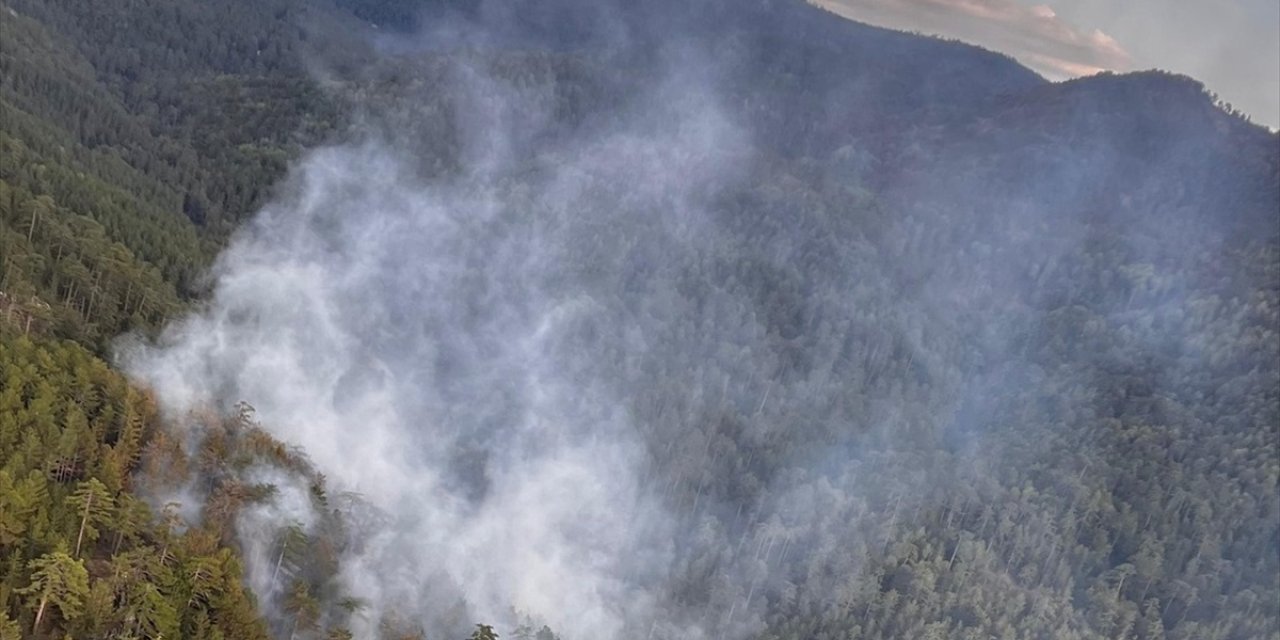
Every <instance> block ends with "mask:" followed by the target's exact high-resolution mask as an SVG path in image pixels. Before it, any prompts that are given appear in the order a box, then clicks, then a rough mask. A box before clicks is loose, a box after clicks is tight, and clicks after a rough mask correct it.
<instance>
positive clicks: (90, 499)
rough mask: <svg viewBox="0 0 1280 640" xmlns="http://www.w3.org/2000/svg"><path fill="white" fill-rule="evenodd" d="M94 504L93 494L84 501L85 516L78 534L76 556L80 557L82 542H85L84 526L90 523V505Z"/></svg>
mask: <svg viewBox="0 0 1280 640" xmlns="http://www.w3.org/2000/svg"><path fill="white" fill-rule="evenodd" d="M92 505H93V494H92V493H90V494H89V496H88V497H87V498H85V501H84V517H82V518H80V535H78V536H76V557H77V558H79V557H80V543H82V542H84V528H85V526H86V525H88V524H89V507H90V506H92Z"/></svg>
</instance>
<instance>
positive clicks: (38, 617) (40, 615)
mask: <svg viewBox="0 0 1280 640" xmlns="http://www.w3.org/2000/svg"><path fill="white" fill-rule="evenodd" d="M48 604H49V595H48V594H45V596H44V597H43V598H40V608H39V609H36V623H35V624H34V625H31V635H35V633H36V632H37V631H39V630H40V621H41V620H43V619H44V608H45V607H46V606H48Z"/></svg>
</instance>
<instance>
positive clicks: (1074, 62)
mask: <svg viewBox="0 0 1280 640" xmlns="http://www.w3.org/2000/svg"><path fill="white" fill-rule="evenodd" d="M814 2H815V3H816V4H818V5H819V6H822V7H825V8H827V9H829V10H831V11H834V12H836V13H838V14H840V15H843V16H845V17H848V18H851V19H854V20H859V21H863V22H868V23H871V24H876V25H880V26H885V27H890V28H894V29H903V30H910V31H920V32H925V33H932V34H937V35H940V36H945V37H951V38H958V39H961V40H965V41H967V42H972V43H975V44H978V45H981V46H984V47H988V48H992V49H996V50H999V51H1003V52H1005V53H1008V54H1010V55H1012V56H1014V57H1015V58H1017V59H1018V60H1019V61H1021V62H1022V63H1023V64H1025V65H1027V66H1029V67H1031V68H1033V69H1035V70H1036V71H1038V72H1040V73H1042V74H1044V75H1045V76H1047V77H1049V78H1050V79H1054V80H1060V79H1064V78H1069V77H1073V76H1079V75H1089V74H1093V73H1097V72H1099V71H1103V70H1115V71H1126V70H1128V69H1129V68H1131V66H1132V59H1131V57H1130V55H1129V53H1128V52H1127V51H1126V50H1125V49H1124V47H1122V46H1121V45H1120V43H1119V42H1117V41H1116V40H1115V39H1114V38H1112V37H1111V36H1109V35H1107V34H1106V33H1104V32H1102V31H1101V30H1098V29H1095V30H1093V31H1085V30H1080V29H1078V28H1076V27H1075V26H1073V25H1071V24H1069V23H1068V22H1066V21H1064V20H1063V19H1062V18H1060V17H1059V16H1058V14H1057V13H1056V12H1055V11H1054V10H1053V9H1052V8H1050V7H1049V6H1047V5H1037V6H1031V7H1028V6H1025V5H1022V4H1019V3H1017V2H1015V1H1014V0H814Z"/></svg>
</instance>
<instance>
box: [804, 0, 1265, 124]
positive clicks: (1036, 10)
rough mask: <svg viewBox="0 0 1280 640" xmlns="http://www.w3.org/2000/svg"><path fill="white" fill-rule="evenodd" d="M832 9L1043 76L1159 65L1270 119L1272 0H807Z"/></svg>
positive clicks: (1060, 77)
mask: <svg viewBox="0 0 1280 640" xmlns="http://www.w3.org/2000/svg"><path fill="white" fill-rule="evenodd" d="M814 1H815V2H816V3H817V4H819V5H821V6H825V7H827V8H829V9H831V10H833V11H835V12H837V13H840V14H841V15H844V16H847V17H849V18H853V19H855V20H859V21H862V22H868V23H871V24H877V25H881V26H886V27H892V28H895V29H903V30H908V31H920V32H924V33H931V34H937V35H941V36H945V37H949V38H957V39H960V40H964V41H967V42H972V43H974V44H978V45H981V46H983V47H986V48H988V49H994V50H996V51H1001V52H1004V53H1007V54H1009V55H1012V56H1014V57H1015V58H1017V59H1018V60H1019V61H1020V62H1022V63H1023V64H1025V65H1027V66H1028V67H1031V68H1032V69H1034V70H1036V71H1037V72H1039V73H1040V74H1041V75H1043V76H1045V77H1046V78H1049V79H1051V80H1063V79H1066V78H1071V77H1075V76H1080V75H1091V74H1093V73H1097V72H1099V71H1102V70H1111V71H1135V70H1141V69H1153V68H1154V69H1164V70H1168V71H1173V72H1176V73H1183V74H1186V75H1189V76H1192V77H1194V78H1196V79H1198V80H1200V81H1202V82H1204V83H1205V85H1206V86H1208V87H1209V89H1210V90H1212V91H1214V92H1216V93H1217V94H1218V95H1219V97H1221V98H1222V99H1223V100H1225V101H1226V102H1229V103H1231V104H1232V106H1233V107H1235V108H1237V109H1241V110H1243V111H1244V112H1245V113H1248V114H1249V115H1250V117H1251V118H1252V119H1253V121H1254V122H1258V123H1260V124H1265V125H1267V126H1269V127H1271V128H1273V129H1275V128H1276V127H1277V126H1280V2H1278V1H1277V0H1124V1H1123V2H1119V1H1117V0H1067V1H1063V0H814Z"/></svg>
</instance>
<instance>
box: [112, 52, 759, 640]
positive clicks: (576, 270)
mask: <svg viewBox="0 0 1280 640" xmlns="http://www.w3.org/2000/svg"><path fill="white" fill-rule="evenodd" d="M451 77H453V78H454V82H456V83H457V84H455V85H454V86H450V87H443V88H441V89H442V90H447V91H450V92H453V94H454V95H456V96H459V98H458V102H459V103H460V104H463V105H464V106H465V107H466V108H465V109H464V110H461V111H460V113H459V118H457V119H456V121H455V125H456V126H457V127H458V129H459V130H460V131H461V135H462V136H463V137H464V138H465V143H466V148H467V152H466V153H467V154H468V157H467V159H466V163H465V169H464V170H463V172H462V174H461V175H454V176H451V177H450V178H447V179H435V180H426V179H423V178H422V177H421V176H420V175H419V174H418V173H417V172H416V168H415V162H414V159H413V156H414V153H415V150H414V149H411V148H404V145H397V144H391V143H386V142H385V141H382V140H381V139H380V138H378V137H377V136H372V135H370V136H358V137H360V139H359V140H357V141H354V142H351V143H348V144H341V145H338V146H332V147H328V148H322V149H318V150H316V151H313V152H311V153H309V154H308V155H307V156H306V157H305V158H303V159H302V160H301V161H300V162H299V163H298V166H297V167H296V168H295V169H294V171H293V173H292V176H291V178H290V179H289V181H288V183H287V185H286V187H285V189H284V195H282V196H281V197H280V198H278V199H277V200H276V201H274V202H272V203H271V204H270V205H268V206H267V207H266V208H265V209H264V210H263V211H262V212H261V213H260V214H259V215H258V216H257V218H256V219H255V220H254V221H253V223H252V224H251V225H249V226H248V227H247V228H246V229H245V230H243V231H242V232H241V233H240V235H238V236H237V237H236V239H235V240H234V241H233V242H232V243H231V245H230V247H229V248H228V249H227V250H226V251H225V253H224V254H223V255H222V256H221V258H220V259H219V260H218V262H217V265H216V268H215V269H214V274H213V275H214V277H215V281H216V287H215V291H214V294H213V295H212V298H211V300H210V301H209V302H208V304H207V306H206V307H205V308H204V309H202V310H201V311H199V312H197V313H195V314H193V315H191V316H189V317H187V318H185V319H183V320H182V321H180V322H177V323H175V324H174V325H172V326H171V327H169V328H168V329H167V330H166V331H165V332H164V334H163V336H162V338H161V339H160V340H159V341H158V342H157V343H156V344H153V345H149V346H134V347H130V348H127V349H125V350H124V356H123V358H122V359H123V361H124V363H125V366H126V368H127V370H128V371H129V372H131V373H132V374H133V375H134V376H136V377H137V378H138V379H140V380H142V381H143V382H145V383H146V384H148V385H150V386H151V387H152V388H153V389H154V390H155V392H156V394H157V396H158V397H159V398H160V401H161V403H162V404H163V406H164V408H165V410H166V411H167V412H168V413H169V414H170V415H172V416H180V415H182V414H183V413H185V412H187V411H189V410H192V409H194V408H197V407H201V406H208V405H217V406H224V407H226V406H230V405H231V404H232V403H235V402H239V401H245V402H248V403H250V404H252V405H253V406H254V407H255V408H256V410H257V417H258V419H259V420H260V422H261V424H262V426H263V427H264V428H265V429H266V430H267V431H269V432H270V433H271V434H272V435H273V436H274V437H275V438H277V439H279V440H281V441H283V442H285V443H287V444H290V445H296V446H298V447H301V448H302V449H303V450H304V451H305V452H306V454H307V456H308V457H309V458H310V459H311V460H312V461H313V463H314V465H315V467H316V468H317V470H318V471H320V472H321V473H323V474H325V475H326V476H327V477H328V479H329V484H330V486H331V489H332V491H331V494H337V493H339V492H354V493H357V494H359V495H361V496H363V498H364V500H365V501H367V502H368V503H369V504H371V505H372V506H374V507H376V508H377V509H378V510H380V511H381V512H382V519H381V520H380V521H379V522H378V523H377V526H374V527H371V528H368V529H366V530H363V531H360V532H359V533H358V535H360V536H361V540H360V541H359V544H358V545H356V546H355V547H354V551H352V552H351V553H349V554H348V557H344V558H342V564H341V567H342V568H341V580H342V582H343V583H344V585H343V586H344V587H345V589H346V591H348V592H349V593H351V594H352V595H355V596H357V597H359V598H362V599H363V600H364V601H365V602H366V603H367V605H368V606H367V608H366V609H365V610H364V611H362V612H361V613H360V614H359V615H358V616H356V619H355V622H354V623H353V624H354V626H353V631H354V632H355V633H356V635H357V637H374V636H375V635H376V634H377V624H378V621H379V620H380V619H381V618H382V617H384V616H395V617H397V618H399V619H408V620H411V621H413V622H414V623H416V624H420V625H422V626H423V627H424V628H426V629H428V630H431V629H456V628H459V627H462V628H465V627H469V626H470V625H471V624H472V623H475V622H490V623H494V624H513V623H514V621H513V618H512V616H513V612H519V613H520V614H522V615H529V616H531V617H532V618H534V619H536V620H539V621H542V622H546V623H547V624H549V625H551V627H552V628H553V629H555V630H556V631H557V632H558V633H560V634H562V636H563V637H564V638H566V639H567V640H568V639H585V638H593V639H610V638H619V637H623V636H624V635H635V634H639V633H641V632H643V633H648V634H656V635H654V636H653V637H664V636H665V637H677V636H678V637H682V638H696V637H699V634H700V632H698V631H697V630H696V629H695V628H692V627H681V626H678V625H677V622H676V620H675V619H674V617H672V616H669V615H664V614H662V613H661V608H662V607H663V603H662V602H661V599H662V598H661V596H660V595H658V594H660V593H661V591H660V590H659V589H656V586H658V585H661V584H662V583H663V582H664V581H666V580H668V579H669V577H670V572H671V570H672V564H673V558H674V553H675V552H674V548H675V544H676V542H675V537H676V536H677V533H676V531H675V528H674V526H673V520H672V518H671V516H670V515H669V514H668V513H667V511H666V508H665V507H664V506H663V504H662V501H661V500H660V497H659V496H658V495H656V494H655V492H654V491H653V490H652V489H651V488H650V487H649V486H648V485H647V484H646V483H644V482H643V481H642V479H643V477H644V475H645V473H646V468H645V465H646V460H645V457H644V455H643V453H644V448H643V444H642V443H641V441H640V437H639V436H638V434H637V432H636V430H635V428H634V426H633V425H632V424H631V417H630V416H629V414H628V412H627V411H626V407H625V404H624V403H623V402H622V401H621V400H620V399H619V398H618V397H617V390H616V389H615V388H614V387H611V386H609V385H608V384H606V383H605V382H604V381H602V380H601V379H599V377H598V376H596V375H594V371H595V370H596V368H597V366H598V365H599V364H600V363H601V362H604V361H608V360H609V359H616V358H622V357H629V356H624V354H621V353H619V352H617V351H611V350H610V349H609V348H607V347H609V346H610V345H621V344H625V345H627V346H628V348H629V349H634V350H635V353H643V351H644V350H645V349H646V348H647V346H648V345H646V344H645V342H644V340H645V338H646V336H644V335H643V334H642V333H641V332H637V331H632V332H631V333H629V334H627V333H626V327H625V326H619V324H618V323H617V322H616V319H615V318H612V317H609V316H608V315H607V314H609V313H612V311H610V309H609V307H608V306H607V305H604V304H602V303H601V302H600V301H599V300H598V299H597V297H596V296H597V293H598V292H599V291H600V290H601V288H602V287H603V285H602V284H600V283H598V282H597V280H596V276H597V275H599V274H597V271H599V272H600V273H604V272H608V271H612V270H616V269H615V266H611V263H616V262H617V261H620V260H622V259H623V257H624V256H625V254H626V252H627V250H628V248H629V243H635V242H639V239H638V238H637V237H636V236H634V235H631V236H630V237H629V236H628V234H621V233H620V231H621V230H622V229H624V228H627V229H632V230H633V231H634V230H641V231H642V232H643V233H646V234H651V235H653V236H656V237H661V238H664V241H665V242H677V243H679V242H697V240H696V238H697V237H698V227H699V225H703V224H705V221H704V215H703V213H702V211H701V210H700V205H699V204H698V202H697V200H698V197H699V196H698V190H699V188H701V187H702V186H703V185H706V184H711V183H717V182H722V181H724V180H725V179H726V178H727V177H728V176H730V175H732V173H733V172H734V170H735V169H734V166H735V163H736V159H735V157H736V156H735V154H738V153H739V152H740V148H741V141H740V140H739V139H738V138H739V136H738V134H737V133H736V132H735V130H734V129H733V127H731V126H730V125H729V124H728V123H727V122H726V121H725V119H724V118H723V117H722V115H721V114H720V112H719V110H718V109H717V108H716V106H715V102H714V100H712V99H711V98H710V97H709V96H707V95H705V92H703V91H700V90H698V89H696V87H697V86H698V84H697V83H696V82H695V81H694V80H693V79H683V80H671V81H669V82H668V83H666V84H664V85H663V87H662V88H661V89H659V90H658V91H656V92H655V96H654V98H653V99H654V100H655V101H658V102H661V103H662V106H661V108H660V109H655V112H661V113H660V115H659V116H658V117H655V118H646V119H644V120H643V121H640V120H638V121H635V122H629V123H622V124H618V125H617V126H616V127H613V128H611V130H610V131H608V132H605V133H600V134H597V135H592V136H590V138H589V139H588V140H587V141H585V142H578V143H574V144H571V145H566V146H560V147H558V148H556V149H554V150H549V151H548V152H547V153H544V154H542V155H539V156H526V157H518V154H517V153H516V152H515V151H513V149H512V144H511V141H512V140H518V139H520V138H521V136H523V135H525V134H527V133H528V132H527V131H526V130H525V129H530V128H531V129H537V128H539V127H541V126H544V124H545V122H546V121H547V119H548V116H547V113H546V109H547V108H548V107H546V106H545V103H546V102H547V101H546V99H545V96H546V92H547V90H548V87H546V86H532V87H530V86H524V87H520V86H516V85H514V84H513V83H509V82H505V81H502V80H497V79H494V78H492V77H488V76H487V75H485V74H483V73H479V72H477V71H476V70H475V68H474V67H469V66H465V67H464V66H460V67H459V72H458V73H454V74H452V75H451ZM409 113H410V117H412V111H410V112H409ZM517 173H519V174H520V175H522V176H524V177H521V178H520V179H513V178H511V177H510V176H512V175H515V174H517ZM610 234H618V235H617V237H615V238H613V239H610V240H608V241H604V242H602V241H601V240H600V238H601V237H610ZM600 247H605V248H606V249H607V250H608V251H609V252H611V253H602V252H601V251H600ZM597 285H599V286H597ZM605 334H609V335H605ZM624 334H625V335H624ZM609 365H610V366H613V363H612V362H610V363H609ZM256 481H259V482H266V481H271V482H274V483H277V484H281V485H283V486H281V487H280V492H279V495H278V496H277V499H276V500H274V501H272V502H270V503H269V504H267V505H258V506H253V507H252V508H250V509H248V510H247V511H246V512H245V513H244V514H242V516H241V517H240V520H239V522H238V534H239V538H240V540H241V543H242V545H243V546H244V547H245V549H246V552H245V555H246V559H247V562H248V569H247V575H248V580H249V582H250V586H252V587H254V588H255V590H256V591H258V592H259V593H260V594H263V595H265V594H267V593H269V592H271V591H272V590H273V589H276V588H277V580H276V576H275V574H276V571H277V569H276V567H277V566H278V564H279V562H280V560H279V559H278V558H277V557H276V555H277V554H278V553H279V552H278V551H277V550H276V549H275V548H274V547H273V546H272V532H274V531H276V530H278V529H279V528H280V527H283V526H288V525H291V524H293V525H297V526H301V527H304V528H305V527H308V526H310V523H311V522H312V521H313V520H314V518H315V514H311V513H308V509H309V506H308V504H307V501H306V488H305V487H294V486H289V482H288V480H287V479H284V478H282V477H281V478H274V479H271V478H267V477H263V478H259V479H257V480H256ZM463 603H465V604H463ZM460 606H461V607H465V612H466V613H465V614H463V616H462V617H463V618H464V619H461V620H459V619H457V617H458V615H457V611H458V610H459V609H458V607H460ZM451 616H452V617H451ZM450 632H452V631H450Z"/></svg>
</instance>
